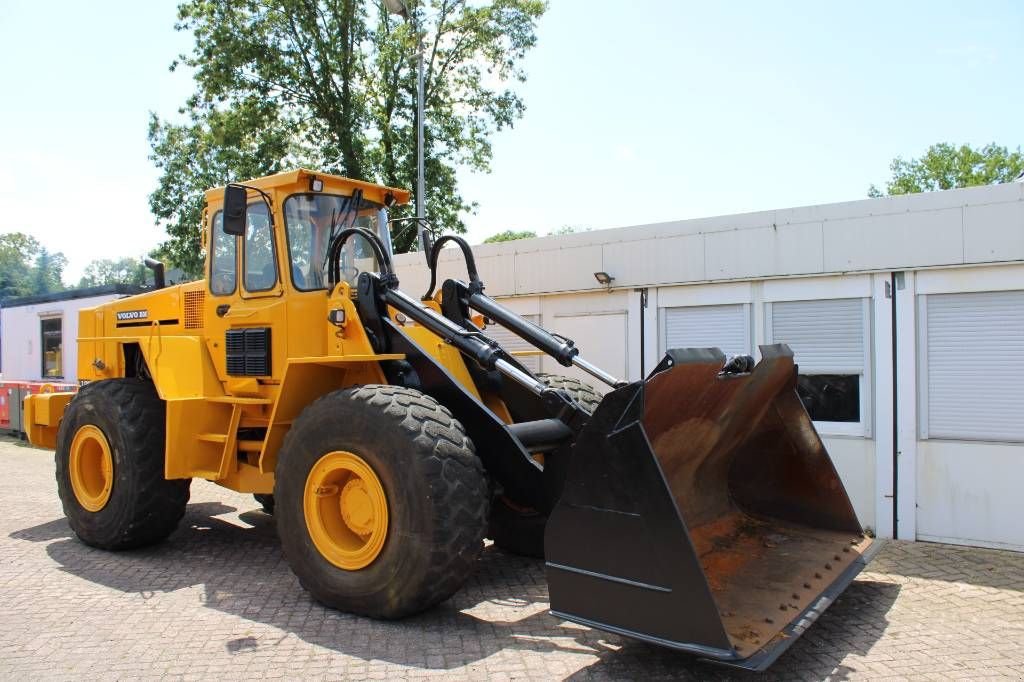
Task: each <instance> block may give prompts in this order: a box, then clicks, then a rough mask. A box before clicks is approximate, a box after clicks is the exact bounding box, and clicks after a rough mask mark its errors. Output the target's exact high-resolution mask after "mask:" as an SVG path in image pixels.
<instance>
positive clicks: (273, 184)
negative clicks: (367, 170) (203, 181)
mask: <svg viewBox="0 0 1024 682" xmlns="http://www.w3.org/2000/svg"><path fill="white" fill-rule="evenodd" d="M314 178H315V179H317V180H323V183H324V189H323V192H324V193H325V194H333V193H340V194H343V195H349V194H351V193H352V190H355V189H361V190H362V191H363V197H364V198H366V199H367V200H369V201H373V202H376V203H378V204H387V203H388V202H387V201H386V200H385V199H386V197H387V195H388V194H390V195H391V196H392V197H394V203H396V204H407V203H409V197H410V193H409V192H408V191H407V190H404V189H398V188H396V187H385V186H384V185H376V184H374V183H372V182H363V181H362V180H353V179H351V178H346V177H343V176H341V175H331V174H330V173H317V172H316V171H311V170H307V169H305V168H299V169H297V170H292V171H285V172H283V173H275V174H274V175H267V176H264V177H262V178H256V179H255V180H246V181H245V182H243V183H241V184H244V185H248V186H249V187H256V188H259V189H262V190H264V191H269V190H272V189H289V188H291V189H294V190H295V191H308V190H309V186H310V183H311V180H313V179H314ZM205 196H206V203H207V204H212V203H221V201H223V199H224V187H214V188H213V189H208V190H206V192H205Z"/></svg>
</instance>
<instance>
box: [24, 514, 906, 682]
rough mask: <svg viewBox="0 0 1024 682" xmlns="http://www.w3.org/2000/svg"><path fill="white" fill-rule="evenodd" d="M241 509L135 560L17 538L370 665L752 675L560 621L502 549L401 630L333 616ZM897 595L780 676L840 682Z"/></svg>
mask: <svg viewBox="0 0 1024 682" xmlns="http://www.w3.org/2000/svg"><path fill="white" fill-rule="evenodd" d="M235 511H236V510H235V508H234V507H230V506H227V505H224V504H220V503H199V504H190V505H189V507H188V510H187V512H186V515H185V518H184V519H183V520H182V523H181V526H180V527H179V528H178V530H177V531H175V533H174V534H172V535H171V537H170V538H169V539H168V540H167V541H166V542H164V543H162V544H160V545H157V546H154V547H149V548H145V549H140V550H132V551H125V552H106V551H103V550H98V549H94V548H92V547H88V546H86V545H84V544H83V543H81V542H79V541H78V540H77V538H75V537H74V534H73V533H72V531H71V529H70V527H69V526H68V524H67V522H66V521H65V520H64V519H63V518H61V519H57V520H54V521H50V522H47V523H44V524H41V525H38V526H34V527H31V528H25V529H22V530H19V531H15V532H14V533H11V534H10V537H11V538H13V539H17V540H25V541H30V542H48V543H50V544H48V545H47V547H46V552H47V553H48V554H49V556H50V557H51V558H52V559H53V560H54V561H56V562H57V564H58V565H59V566H60V569H61V570H63V571H65V572H67V573H70V574H72V575H75V576H77V577H79V578H83V579H85V580H89V581H92V582H94V583H96V584H99V585H103V586H105V587H109V588H113V589H116V590H119V591H122V592H125V593H133V594H138V595H141V596H142V597H143V598H149V597H152V595H153V594H155V593H169V592H173V591H175V590H180V589H183V588H188V587H193V586H202V587H203V590H204V605H205V606H207V607H209V608H213V609H216V610H218V611H222V612H224V613H228V614H231V615H235V616H238V617H241V618H245V619H248V620H251V621H254V622H259V623H265V624H267V625H270V626H273V627H275V628H278V629H280V630H281V631H282V632H283V633H285V634H284V635H283V636H284V637H287V636H288V635H289V634H294V635H295V636H297V637H299V638H300V639H302V640H304V641H306V642H308V643H311V644H315V645H317V646H321V647H325V648H327V649H331V650H334V651H338V652H340V653H342V654H345V655H348V656H354V657H358V658H361V659H363V660H366V661H387V662H391V663H397V664H402V665H409V666H414V667H420V668H428V669H442V670H449V669H453V668H458V667H461V666H465V665H470V664H473V663H476V662H478V661H481V660H483V659H485V658H487V657H488V656H491V655H493V654H495V653H497V652H500V651H502V650H505V649H517V650H529V651H537V652H549V651H563V652H572V653H576V654H584V655H591V656H596V657H597V659H598V660H597V661H596V662H594V663H592V664H591V665H589V666H587V667H586V668H583V669H582V670H580V671H579V672H578V673H577V674H576V675H575V676H574V677H575V678H576V679H586V678H588V677H599V678H605V677H613V678H621V677H629V678H636V677H638V676H643V677H645V678H651V677H655V678H657V677H672V678H676V679H709V678H715V679H751V678H752V676H751V675H748V674H744V673H742V672H740V673H737V672H736V671H732V670H729V669H724V668H721V667H718V666H713V665H710V664H706V663H703V662H700V661H697V660H696V659H694V658H693V657H691V656H688V655H686V654H681V653H678V652H673V651H670V650H667V649H662V648H659V647H653V646H649V645H646V644H642V643H638V642H634V641H631V640H627V639H624V638H621V637H617V636H615V635H610V634H607V633H604V632H600V631H596V630H590V629H586V628H582V627H579V626H575V625H572V624H569V623H560V622H559V621H558V620H557V619H555V618H553V617H551V616H550V615H549V614H548V612H547V606H548V592H547V584H546V582H545V580H544V570H543V564H542V562H540V561H535V560H530V559H525V558H522V557H517V556H512V555H508V554H505V553H503V552H501V551H500V550H498V549H497V548H495V547H493V546H491V547H488V548H487V549H486V550H485V551H484V553H483V556H482V558H481V560H480V565H479V568H478V570H477V572H476V574H475V575H474V576H473V577H472V578H471V579H470V580H469V581H468V582H467V583H466V585H465V586H464V587H463V588H462V589H461V590H460V591H459V592H458V593H457V594H456V595H455V596H454V597H453V598H452V599H450V600H448V601H447V602H444V603H443V604H440V605H439V606H437V607H435V608H434V609H431V610H430V611H428V612H426V613H423V614H420V615H418V616H414V617H412V618H407V619H404V620H401V621H374V620H369V619H364V618H360V617H358V616H353V615H350V614H345V613H340V612H337V611H334V610H332V609H327V608H324V607H322V606H320V605H319V604H317V603H315V602H314V601H313V600H312V599H311V598H310V597H309V596H308V595H307V594H306V593H305V591H304V590H302V588H301V587H300V586H299V584H298V581H297V580H296V578H295V576H294V575H293V574H292V572H291V570H290V569H289V568H288V565H287V564H286V563H285V561H284V558H283V557H282V555H281V549H280V544H279V542H278V540H277V537H276V528H275V525H274V520H273V517H271V516H268V515H266V514H264V513H263V512H261V511H255V510H253V511H247V512H244V513H242V514H240V515H237V516H236V515H235V514H234V512H235ZM222 516H226V518H220V517H222ZM236 519H239V520H241V521H242V522H243V524H239V523H238V521H237V520H236ZM243 525H244V526H247V527H243ZM898 593H899V586H898V585H895V584H892V583H882V582H871V581H866V580H858V581H856V582H854V583H853V584H852V585H850V587H849V588H848V589H847V590H846V592H845V593H844V594H843V595H842V597H841V598H840V599H839V600H837V602H836V603H835V604H833V605H832V607H831V608H830V609H829V610H828V611H826V613H825V614H824V615H823V616H822V617H821V618H820V619H819V620H818V622H817V623H816V624H815V625H814V626H813V627H812V628H810V630H809V631H808V632H807V633H806V634H805V635H804V636H803V637H802V638H801V641H799V642H797V643H796V644H795V645H794V646H793V647H792V649H790V650H789V651H788V652H786V654H784V655H783V657H782V658H780V659H779V661H778V662H777V663H776V664H775V666H774V667H773V669H772V671H771V673H772V676H773V677H774V676H778V674H782V675H786V673H787V672H788V676H792V675H793V674H794V671H799V672H800V673H801V674H803V675H807V674H811V675H812V676H814V677H825V676H831V677H833V678H836V679H841V678H842V677H843V676H844V671H843V670H842V668H841V666H840V661H842V660H843V659H844V657H845V656H846V655H847V654H848V653H851V652H852V653H856V652H858V651H861V652H863V651H866V650H867V648H870V646H871V645H872V644H873V643H874V642H875V641H876V640H877V639H878V638H879V637H880V636H881V635H882V633H883V632H884V630H885V628H886V626H887V620H886V612H887V611H888V609H889V607H890V606H891V604H892V602H893V601H894V600H895V599H896V596H897V595H898ZM278 641H280V640H279V639H275V638H274V637H268V636H266V635H263V636H261V637H258V638H257V637H251V636H247V637H241V638H226V639H225V641H224V643H223V644H224V647H225V650H226V651H228V652H229V653H231V654H233V655H245V654H246V653H247V652H251V651H254V650H256V649H263V648H265V647H272V646H275V644H276V643H277V642H278ZM755 677H763V676H755Z"/></svg>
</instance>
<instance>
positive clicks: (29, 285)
mask: <svg viewBox="0 0 1024 682" xmlns="http://www.w3.org/2000/svg"><path fill="white" fill-rule="evenodd" d="M65 267H67V259H66V258H65V257H64V254H63V253H60V252H58V253H50V252H49V251H48V250H47V249H46V248H44V247H43V246H42V245H41V244H40V243H39V241H38V240H37V239H36V238H35V237H31V236H29V235H27V234H24V233H22V232H9V233H7V234H2V235H0V298H11V297H15V296H31V295H33V294H47V293H50V292H53V291H61V290H62V289H64V283H63V282H62V281H61V276H62V275H63V273H64V268H65Z"/></svg>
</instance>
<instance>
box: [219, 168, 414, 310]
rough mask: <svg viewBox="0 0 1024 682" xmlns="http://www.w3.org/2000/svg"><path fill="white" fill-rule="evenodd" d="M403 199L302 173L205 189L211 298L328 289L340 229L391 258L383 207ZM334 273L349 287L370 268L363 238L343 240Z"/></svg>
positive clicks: (397, 193)
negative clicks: (371, 241) (360, 231)
mask: <svg viewBox="0 0 1024 682" xmlns="http://www.w3.org/2000/svg"><path fill="white" fill-rule="evenodd" d="M408 200H409V193H408V192H406V191H404V190H400V189H395V188H389V187H384V186H381V185H373V184H370V183H366V182H361V181H358V180H351V179H349V178H344V177H341V176H336V175H325V174H319V173H313V172H312V171H307V170H302V169H300V170H297V171H290V172H287V173H279V174H277V175H271V176H267V177H263V178H259V179H257V180H252V181H249V182H246V183H245V184H244V185H240V184H232V185H228V186H227V187H224V188H218V189H213V190H210V191H208V192H207V193H206V201H207V206H208V213H207V223H206V225H207V227H208V231H206V233H205V236H206V246H207V250H208V259H207V274H208V277H209V289H210V293H211V294H212V295H213V296H215V297H228V296H238V295H240V296H241V297H242V298H253V297H260V296H279V295H280V294H281V293H283V288H284V287H286V286H290V287H291V288H292V289H293V290H294V291H296V292H310V291H322V290H326V289H327V287H328V285H327V276H326V275H327V257H328V249H329V246H330V243H331V241H332V239H333V238H334V237H335V236H336V235H337V234H338V233H339V232H341V231H342V230H344V229H346V228H351V227H360V228H364V229H366V230H369V231H371V232H373V233H374V234H376V235H378V236H379V237H380V238H381V241H382V242H383V244H384V246H385V249H386V250H387V253H388V255H389V256H390V255H392V246H391V235H390V230H389V224H388V207H389V206H394V205H396V204H404V203H407V202H408ZM280 264H287V265H285V266H282V265H280ZM340 266H341V271H342V272H341V275H342V278H343V279H344V280H345V281H347V282H349V283H350V284H354V283H355V280H356V277H358V275H359V273H360V272H361V271H362V270H365V269H372V268H375V263H374V258H373V252H372V251H371V250H370V248H369V245H367V244H366V243H365V241H364V240H362V239H352V240H348V241H347V243H346V244H345V247H344V249H343V250H342V252H341V256H340ZM239 275H240V276H239Z"/></svg>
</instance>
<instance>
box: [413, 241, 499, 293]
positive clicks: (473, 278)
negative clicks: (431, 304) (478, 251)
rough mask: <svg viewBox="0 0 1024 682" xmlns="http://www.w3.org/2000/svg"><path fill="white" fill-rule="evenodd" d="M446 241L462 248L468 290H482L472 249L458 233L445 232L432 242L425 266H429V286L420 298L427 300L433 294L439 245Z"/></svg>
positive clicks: (435, 283)
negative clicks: (467, 277)
mask: <svg viewBox="0 0 1024 682" xmlns="http://www.w3.org/2000/svg"><path fill="white" fill-rule="evenodd" d="M446 242H455V243H456V244H458V246H459V248H460V249H462V255H463V257H464V258H465V259H466V271H467V272H468V273H469V290H470V291H471V292H480V291H483V290H484V283H483V282H481V281H480V275H478V274H477V271H476V259H475V258H474V257H473V249H472V248H471V247H470V246H469V243H468V242H467V241H466V240H465V239H463V238H462V237H459V236H458V235H454V234H446V235H445V236H443V237H441V238H440V239H438V240H437V241H436V242H434V246H433V247H432V248H431V249H430V253H429V254H428V256H427V266H428V267H429V268H430V286H429V287H428V288H427V293H425V294H423V298H422V299H421V300H424V301H429V300H430V299H431V298H433V296H434V289H435V287H437V258H438V256H440V255H441V247H442V246H444V245H445V243H446Z"/></svg>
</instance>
